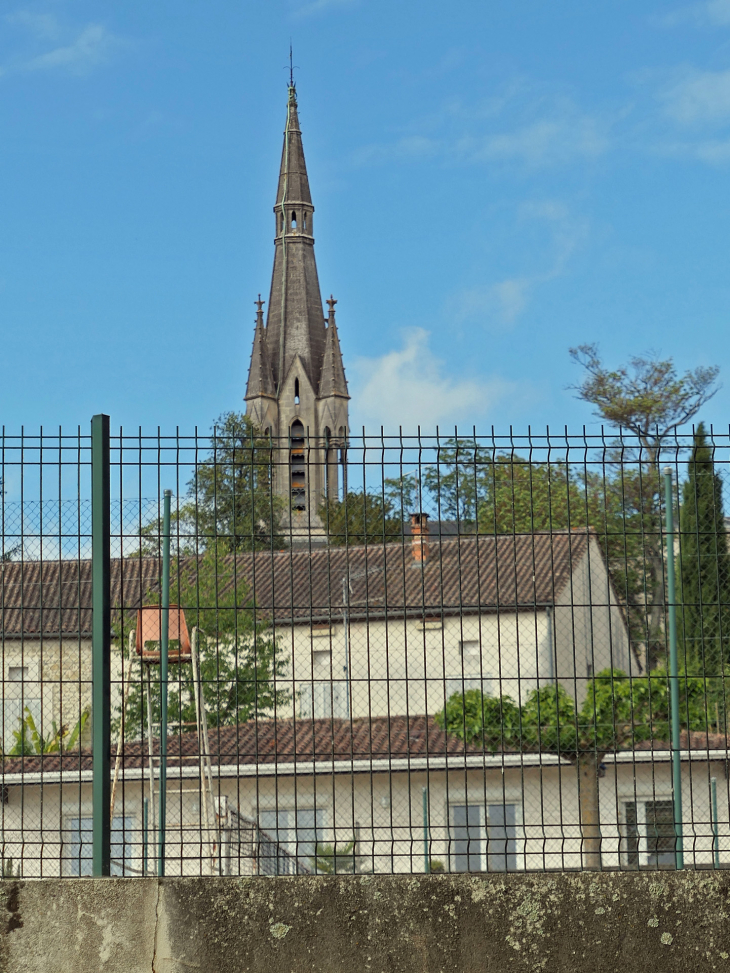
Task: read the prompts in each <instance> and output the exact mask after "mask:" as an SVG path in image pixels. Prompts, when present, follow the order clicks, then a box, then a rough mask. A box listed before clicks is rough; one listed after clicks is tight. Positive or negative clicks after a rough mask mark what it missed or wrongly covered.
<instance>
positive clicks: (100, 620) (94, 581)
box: [91, 415, 111, 878]
mask: <svg viewBox="0 0 730 973" xmlns="http://www.w3.org/2000/svg"><path fill="white" fill-rule="evenodd" d="M109 480H110V477H109V416H105V415H98V416H94V417H93V418H92V420H91V607H92V621H91V630H92V720H93V724H92V726H93V739H92V746H93V768H94V769H93V784H92V800H93V838H92V874H93V876H94V878H100V877H102V876H104V875H109V871H110V864H111V862H110V858H111V821H110V819H109V814H110V808H111V781H110V776H111V725H110V720H111V600H110V591H109V589H110V581H111V578H110V575H111V567H110V554H111V547H110V529H111V522H110V517H111V504H110V498H109Z"/></svg>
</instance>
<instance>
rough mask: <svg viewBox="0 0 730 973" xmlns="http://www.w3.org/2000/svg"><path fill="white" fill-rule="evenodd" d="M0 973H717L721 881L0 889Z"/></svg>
mask: <svg viewBox="0 0 730 973" xmlns="http://www.w3.org/2000/svg"><path fill="white" fill-rule="evenodd" d="M0 897H1V898H2V903H1V904H0V922H1V924H2V935H1V937H0V940H1V942H0V971H3V973H21V971H22V973H31V971H32V973H41V971H42V973H71V971H73V973H92V971H93V973H98V971H104V973H122V971H123V973H141V971H145V973H150V971H153V973H189V971H191V970H198V971H214V973H249V971H250V973H315V971H316V973H334V971H338V973H340V971H341V973H368V971H372V973H440V971H455V973H456V971H459V973H477V971H479V973H497V971H499V973H507V971H515V973H523V971H524V973H534V971H546V973H550V971H560V973H564V971H581V973H582V971H586V973H604V971H605V973H609V971H610V973H633V971H642V973H653V971H662V973H666V971H673V970H681V971H683V973H689V971H692V973H703V971H709V970H729V971H730V872H684V873H675V872H671V873H668V872H664V873H661V872H660V873H642V874H626V873H616V872H614V873H603V874H595V873H594V874H591V873H552V874H535V875H510V876H502V877H497V876H486V875H479V876H477V875H472V876H469V875H464V876H453V875H451V876H437V875H433V876H420V877H416V876H400V877H399V876H393V877H383V878H380V877H378V878H373V877H367V876H350V877H327V876H323V877H316V878H306V877H305V878H302V877H300V878H281V879H163V880H161V881H158V880H156V879H144V880H129V879H107V880H91V879H87V880H70V879H67V880H60V881H58V880H54V879H49V880H46V881H29V882H12V881H7V882H2V883H0Z"/></svg>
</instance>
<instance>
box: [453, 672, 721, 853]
mask: <svg viewBox="0 0 730 973" xmlns="http://www.w3.org/2000/svg"><path fill="white" fill-rule="evenodd" d="M705 692H706V687H705V682H704V680H703V679H702V678H700V677H698V676H689V675H687V674H686V673H684V672H683V673H682V674H681V675H680V721H681V726H682V728H683V729H685V730H687V731H696V730H701V731H707V730H708V729H709V723H708V716H707V705H706V704H707V700H706V695H705ZM669 706H670V693H669V676H668V673H667V670H666V669H657V670H655V671H654V672H650V673H648V674H647V675H645V676H638V677H629V676H627V675H626V673H624V672H621V671H620V670H617V669H605V670H604V671H603V672H599V673H598V674H597V675H596V676H595V677H594V679H593V680H592V681H591V683H590V684H589V687H588V692H587V694H586V698H585V700H584V701H583V704H582V705H581V707H580V709H579V710H577V711H576V708H575V706H574V704H573V700H572V698H571V697H570V696H569V695H568V693H566V691H565V689H563V687H562V686H561V685H560V684H559V683H558V684H555V683H552V684H550V685H547V686H541V687H538V688H537V689H534V690H532V692H531V693H529V695H528V697H527V699H526V700H525V703H524V705H523V706H522V707H519V706H518V705H517V704H516V703H515V702H514V700H512V699H511V698H510V697H509V696H500V697H498V698H497V697H488V696H483V695H482V693H481V692H480V691H479V690H478V689H470V690H468V691H467V692H466V693H464V694H455V695H454V696H452V697H451V698H450V699H449V700H448V701H447V703H446V706H445V707H444V709H443V710H441V711H440V712H438V713H436V715H435V720H436V723H437V725H438V726H440V727H441V728H442V729H444V730H446V732H448V733H453V734H454V735H455V736H457V737H459V738H460V739H461V740H464V742H465V743H467V744H476V745H479V746H481V747H482V748H483V749H485V750H491V751H493V752H494V751H495V750H498V749H499V750H505V751H510V750H512V751H523V752H542V753H553V754H559V755H560V756H562V757H566V758H567V759H569V760H570V761H571V762H572V763H573V764H574V765H575V767H576V771H577V774H578V786H579V795H580V823H581V834H582V837H583V848H584V855H585V858H584V861H585V864H586V867H587V868H591V869H599V868H600V867H601V832H600V805H599V784H598V781H599V776H600V767H601V763H602V761H603V758H604V757H605V755H606V754H608V753H615V752H616V751H618V750H624V749H630V748H632V747H634V746H635V745H636V744H637V743H641V742H644V741H652V740H661V741H668V740H669V739H670V728H669Z"/></svg>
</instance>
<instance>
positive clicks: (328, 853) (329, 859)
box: [310, 838, 357, 875]
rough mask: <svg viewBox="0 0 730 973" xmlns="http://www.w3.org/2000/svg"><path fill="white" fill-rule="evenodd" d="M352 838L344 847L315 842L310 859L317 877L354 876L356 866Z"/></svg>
mask: <svg viewBox="0 0 730 973" xmlns="http://www.w3.org/2000/svg"><path fill="white" fill-rule="evenodd" d="M356 844H357V841H356V839H355V838H352V839H351V840H350V841H348V842H347V843H346V844H344V845H338V844H324V843H322V842H317V846H316V848H315V849H314V855H313V856H312V858H311V859H310V860H311V862H312V865H313V866H314V870H315V872H316V873H317V874H318V875H354V873H355V865H356V854H355V845H356Z"/></svg>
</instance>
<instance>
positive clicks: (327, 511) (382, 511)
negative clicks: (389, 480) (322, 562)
mask: <svg viewBox="0 0 730 973" xmlns="http://www.w3.org/2000/svg"><path fill="white" fill-rule="evenodd" d="M319 515H320V517H321V518H322V523H323V524H324V526H325V530H326V531H327V537H328V539H329V542H330V544H332V545H333V546H335V547H342V546H345V545H347V546H348V547H351V546H353V545H355V544H366V543H367V544H382V543H384V542H385V543H388V542H390V541H398V540H401V538H402V537H403V526H402V522H401V518H400V517H399V516H397V515H396V514H395V512H394V506H393V504H392V503H391V501H390V500H388V499H385V498H383V497H380V496H378V495H377V494H376V493H368V492H367V491H365V490H361V491H357V492H349V493H347V494H345V496H344V498H343V499H342V500H337V499H335V498H332V499H329V500H326V501H325V502H324V503H323V504H322V506H321V507H320V510H319Z"/></svg>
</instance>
